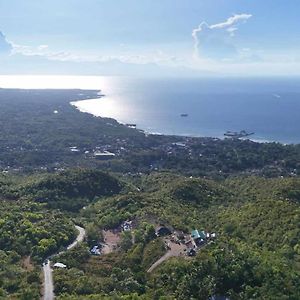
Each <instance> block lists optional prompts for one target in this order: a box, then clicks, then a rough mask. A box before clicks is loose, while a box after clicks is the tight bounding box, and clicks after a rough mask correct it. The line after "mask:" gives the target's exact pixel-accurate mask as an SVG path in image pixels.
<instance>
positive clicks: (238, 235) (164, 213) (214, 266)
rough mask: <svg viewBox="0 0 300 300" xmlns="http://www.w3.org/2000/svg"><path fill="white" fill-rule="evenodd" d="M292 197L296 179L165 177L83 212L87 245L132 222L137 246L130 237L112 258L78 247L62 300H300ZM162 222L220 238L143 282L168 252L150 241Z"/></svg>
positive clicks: (63, 281) (299, 212)
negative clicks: (217, 299)
mask: <svg viewBox="0 0 300 300" xmlns="http://www.w3.org/2000/svg"><path fill="white" fill-rule="evenodd" d="M150 182H151V183H152V185H151V186H149V183H150ZM274 187H276V190H274ZM290 190H293V194H294V193H296V192H297V193H298V192H299V190H300V181H299V179H287V180H285V179H281V180H279V179H276V180H272V179H262V178H259V177H250V178H244V179H243V180H241V179H239V178H236V179H230V180H227V181H225V182H214V181H210V180H203V179H190V178H184V177H180V176H174V175H168V174H153V175H151V176H147V177H145V178H143V179H142V180H141V182H140V192H135V193H132V192H131V193H130V194H128V195H119V196H114V197H111V198H107V199H105V200H100V201H99V202H97V203H94V204H91V205H90V206H88V207H87V208H86V209H85V210H83V211H82V214H81V221H82V222H83V223H85V224H87V227H88V228H89V230H90V231H89V232H90V233H89V234H91V237H93V238H96V236H97V235H95V228H98V230H100V229H101V228H102V229H103V228H105V229H109V228H111V229H114V228H118V226H119V225H120V224H121V223H122V222H123V221H125V220H133V221H134V224H135V229H134V231H133V233H132V234H134V236H135V241H134V242H132V240H131V233H129V236H128V234H127V233H126V234H124V235H123V236H122V237H121V238H122V240H121V244H120V245H121V246H120V249H119V250H118V251H117V252H116V253H115V254H110V255H109V256H103V257H100V258H97V257H90V258H89V257H87V256H84V252H82V251H83V248H80V249H78V250H77V251H75V252H74V253H73V255H72V256H66V257H64V258H61V259H62V260H63V261H64V262H65V263H68V262H69V263H71V265H72V267H73V268H75V269H71V270H68V271H57V272H56V277H55V278H56V291H57V293H59V294H60V295H61V297H60V298H59V299H78V298H77V297H79V299H81V298H80V296H81V297H82V299H102V298H101V297H103V299H105V295H106V297H109V295H110V296H112V295H114V296H115V297H116V298H117V299H187V300H188V299H203V300H204V299H209V297H211V296H212V295H224V296H225V295H226V296H227V297H230V299H295V300H296V299H298V298H299V292H300V290H299V284H300V278H299V272H300V245H299V238H300V231H299V222H300V207H299V203H298V202H296V201H295V200H294V198H289V197H287V196H286V192H287V191H290ZM270 191H274V192H270ZM158 224H164V226H168V227H169V228H172V229H173V230H176V231H180V232H181V231H183V233H189V232H191V230H193V229H195V228H198V229H200V230H205V231H207V232H216V233H217V236H218V237H217V239H216V240H215V241H214V243H212V244H210V245H207V246H206V247H204V248H202V249H201V250H200V251H199V253H198V254H197V256H196V257H195V258H189V259H186V258H184V257H178V258H173V259H169V260H167V261H166V262H164V263H163V264H162V265H161V266H160V267H158V268H157V269H156V270H155V271H154V272H152V273H150V274H147V273H146V271H147V268H149V266H150V265H151V263H153V262H155V260H157V259H158V258H159V257H160V256H162V255H163V254H164V251H165V250H163V249H164V246H163V244H162V241H163V239H162V238H157V237H155V235H151V233H150V232H151V226H153V227H152V228H154V227H155V226H157V225H158ZM98 238H100V239H101V237H98ZM75 257H77V258H75ZM75 270H76V271H75ZM80 272H82V273H80ZM75 273H76V274H79V273H80V274H81V275H80V276H78V277H75V276H74V274H75ZM75 282H76V284H74V283H75ZM72 294H75V295H76V296H72ZM129 294H130V295H131V296H127V297H128V298H126V297H124V298H122V297H123V296H124V295H129ZM96 295H98V296H96ZM100 295H101V296H100ZM122 295H123V296H122ZM134 295H135V296H134ZM89 297H90V298H89ZM118 297H120V298H118Z"/></svg>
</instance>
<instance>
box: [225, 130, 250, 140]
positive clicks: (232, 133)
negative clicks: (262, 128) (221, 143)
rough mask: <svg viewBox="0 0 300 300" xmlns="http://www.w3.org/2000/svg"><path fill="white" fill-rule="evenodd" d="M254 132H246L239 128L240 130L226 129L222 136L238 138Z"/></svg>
mask: <svg viewBox="0 0 300 300" xmlns="http://www.w3.org/2000/svg"><path fill="white" fill-rule="evenodd" d="M253 134H254V132H247V131H246V130H241V131H240V132H237V131H226V132H225V133H224V136H226V137H229V138H233V139H240V138H243V137H247V136H250V135H253Z"/></svg>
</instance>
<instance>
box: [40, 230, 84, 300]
mask: <svg viewBox="0 0 300 300" xmlns="http://www.w3.org/2000/svg"><path fill="white" fill-rule="evenodd" d="M75 227H76V229H77V230H78V231H79V234H78V235H77V238H76V240H75V241H74V242H73V243H72V244H71V245H69V246H68V247H67V250H66V251H68V250H70V249H72V248H74V247H75V246H76V245H77V244H78V243H81V242H82V241H83V239H84V237H85V229H84V228H82V227H80V226H77V225H75ZM63 252H65V251H62V252H59V253H57V254H55V255H52V256H51V257H49V258H48V259H47V260H46V261H45V263H44V264H43V272H44V296H43V300H53V299H54V297H55V296H54V285H53V276H52V273H53V270H52V268H51V261H50V259H51V258H52V257H54V256H56V255H59V254H62V253H63Z"/></svg>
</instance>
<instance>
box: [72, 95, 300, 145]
mask: <svg viewBox="0 0 300 300" xmlns="http://www.w3.org/2000/svg"><path fill="white" fill-rule="evenodd" d="M97 95H98V97H97V98H87V99H78V100H73V101H71V102H70V105H72V106H74V107H75V108H76V109H77V110H78V111H80V112H82V113H87V114H90V115H92V116H94V117H96V118H102V119H112V120H114V121H116V122H117V123H118V124H121V125H123V126H126V124H127V122H125V121H121V120H118V119H115V118H113V117H104V116H101V115H98V114H94V113H92V112H91V111H90V110H89V109H85V108H83V107H80V106H79V105H78V104H77V102H84V101H93V100H99V99H102V98H104V97H105V95H104V94H102V93H101V90H99V91H98V92H97ZM135 130H138V131H140V132H144V133H145V134H148V135H158V136H159V135H160V136H178V137H182V138H211V139H219V140H226V139H228V140H236V139H230V138H226V137H224V136H204V135H194V134H168V133H162V132H156V131H148V130H147V129H143V128H139V127H137V128H135ZM224 132H225V131H224ZM238 140H240V141H242V140H249V141H252V142H254V143H259V144H268V143H279V144H282V145H297V144H295V143H284V142H281V141H275V140H274V141H272V140H267V139H265V138H261V139H259V138H239V139H238Z"/></svg>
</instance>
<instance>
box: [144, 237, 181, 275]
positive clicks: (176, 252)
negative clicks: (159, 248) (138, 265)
mask: <svg viewBox="0 0 300 300" xmlns="http://www.w3.org/2000/svg"><path fill="white" fill-rule="evenodd" d="M169 246H170V249H169V250H168V251H167V253H166V254H165V255H163V256H162V257H161V258H160V259H158V260H157V261H156V262H155V263H154V264H153V265H152V266H151V267H150V268H149V269H148V271H147V272H148V273H151V272H152V271H153V270H154V269H155V268H156V267H158V266H159V265H160V264H162V263H163V262H164V261H166V260H168V259H169V258H170V257H176V256H182V255H183V253H184V249H186V246H185V245H183V244H180V245H179V244H176V243H173V242H170V243H169Z"/></svg>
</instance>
